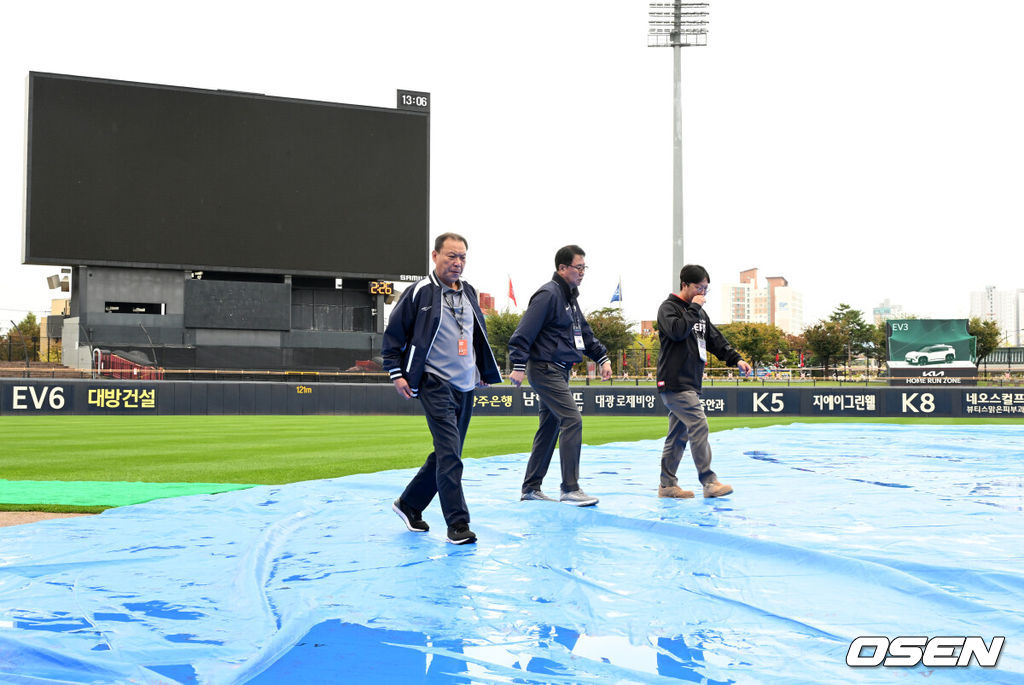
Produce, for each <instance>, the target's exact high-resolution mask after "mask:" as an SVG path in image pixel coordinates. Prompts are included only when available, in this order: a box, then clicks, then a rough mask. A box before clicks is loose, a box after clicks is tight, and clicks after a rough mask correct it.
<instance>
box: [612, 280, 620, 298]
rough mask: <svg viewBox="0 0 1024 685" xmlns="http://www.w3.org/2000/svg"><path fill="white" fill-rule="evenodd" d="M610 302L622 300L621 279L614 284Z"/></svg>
mask: <svg viewBox="0 0 1024 685" xmlns="http://www.w3.org/2000/svg"><path fill="white" fill-rule="evenodd" d="M612 302H622V281H619V284H618V285H617V286H615V292H614V293H612Z"/></svg>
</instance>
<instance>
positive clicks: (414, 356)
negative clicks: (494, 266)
mask: <svg viewBox="0 0 1024 685" xmlns="http://www.w3.org/2000/svg"><path fill="white" fill-rule="evenodd" d="M460 282H461V284H462V288H463V291H464V293H465V295H464V298H463V299H464V300H468V301H469V305H470V308H471V309H472V310H473V351H474V352H475V353H476V366H477V368H478V369H479V370H480V380H481V381H483V382H484V383H487V384H489V385H494V384H495V383H501V371H500V370H499V369H498V362H497V361H496V360H495V358H494V353H493V352H492V351H491V346H490V345H489V344H488V343H487V324H486V323H485V322H484V313H483V312H482V311H481V310H480V303H479V302H478V301H477V295H476V289H475V288H473V286H471V285H470V284H469V283H466V281H460ZM441 293H442V285H441V281H440V280H439V279H438V278H437V274H436V273H435V272H434V271H431V272H430V275H429V276H428V277H427V278H424V279H422V280H420V281H417V282H416V285H414V286H412V287H410V288H406V289H405V292H403V293H402V296H401V297H400V298H398V303H397V304H396V305H395V308H394V309H393V310H392V311H391V317H390V318H389V319H388V326H387V328H386V329H385V330H384V342H383V343H382V344H381V356H382V357H383V360H384V370H385V371H387V372H388V375H389V376H391V380H392V382H393V381H396V380H398V379H399V378H402V377H404V378H405V380H406V382H408V383H409V388H410V389H411V390H412V394H413V397H415V396H416V395H417V394H419V387H420V379H421V378H423V371H424V369H425V368H426V362H427V353H428V352H429V351H430V348H431V347H432V346H433V344H434V336H436V335H437V329H438V328H440V326H441V313H442V311H443V306H442V304H441Z"/></svg>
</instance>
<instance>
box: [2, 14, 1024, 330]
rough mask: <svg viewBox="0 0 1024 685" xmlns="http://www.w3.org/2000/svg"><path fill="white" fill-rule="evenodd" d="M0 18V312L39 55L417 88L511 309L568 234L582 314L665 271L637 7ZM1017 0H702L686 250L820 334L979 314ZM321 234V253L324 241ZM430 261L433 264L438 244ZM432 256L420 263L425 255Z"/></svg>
mask: <svg viewBox="0 0 1024 685" xmlns="http://www.w3.org/2000/svg"><path fill="white" fill-rule="evenodd" d="M3 15H4V28H3V30H2V33H0V52H2V56H3V59H2V60H0V105H2V106H0V321H2V322H3V324H4V325H3V326H0V327H3V328H6V327H7V325H9V324H7V321H8V319H14V320H15V321H18V320H20V319H21V318H23V317H24V316H25V314H26V313H27V312H28V311H34V312H37V314H43V313H46V312H47V311H48V310H49V301H50V299H51V297H52V296H53V295H55V294H57V293H56V291H50V290H49V289H48V288H47V286H46V282H45V281H46V276H48V275H50V274H52V273H56V272H57V270H56V265H55V266H53V267H50V266H24V265H22V263H21V261H22V235H23V231H24V225H23V224H24V219H23V207H24V178H25V119H26V77H27V75H28V72H29V71H42V72H55V73H65V74H74V75H81V76H90V77H99V78H111V79H122V80H128V81H138V82H146V83H158V84H166V85H176V86H187V87H194V88H209V89H218V88H222V89H230V90H241V91H254V92H261V93H266V94H267V95H275V96H285V97H292V98H304V99H312V100H325V101H332V102H343V103H351V104H359V105H373V106H383V107H393V106H394V103H395V91H396V90H398V89H408V90H422V91H429V92H430V93H431V94H432V98H433V103H432V109H431V136H432V138H431V205H430V209H431V216H430V225H431V232H432V234H436V233H440V232H442V231H445V230H453V231H457V232H459V233H462V234H464V235H465V236H467V238H468V239H469V242H470V249H469V263H468V266H467V271H466V274H465V275H466V279H467V280H468V281H470V282H472V283H474V285H476V286H477V288H478V289H479V290H482V291H487V292H491V293H492V294H494V295H495V296H496V299H497V304H498V306H499V308H500V307H502V306H504V305H505V304H506V297H505V294H506V292H507V287H508V285H507V283H508V281H507V278H508V277H509V276H511V278H512V282H513V284H514V287H515V291H516V295H517V297H518V301H519V304H520V305H521V306H525V304H526V301H527V300H528V298H529V295H530V294H531V293H532V292H533V291H534V290H535V289H536V288H537V287H538V286H539V285H541V283H543V282H544V281H545V280H547V279H548V278H549V277H550V274H551V272H552V271H553V261H552V259H553V256H554V252H555V250H556V249H557V248H558V247H560V246H561V245H564V244H566V243H578V244H579V245H581V246H583V248H584V249H585V250H586V251H587V262H588V264H589V265H590V266H591V269H590V271H589V272H588V274H587V277H586V279H585V280H584V282H583V285H582V288H581V291H582V297H581V304H582V305H583V307H584V308H585V309H587V310H592V309H596V308H599V307H602V306H605V305H606V304H608V302H609V300H610V298H611V296H612V293H613V291H614V290H615V287H616V283H617V282H618V281H619V279H620V278H621V280H622V287H623V295H624V303H623V304H624V310H625V313H626V316H627V318H629V319H630V320H633V321H639V320H641V319H650V318H654V315H655V312H656V310H657V306H658V304H659V302H660V301H661V300H662V299H664V297H665V296H666V294H667V293H668V292H669V288H670V286H671V285H672V283H673V281H674V280H675V277H674V275H673V274H672V273H671V264H672V261H671V235H672V187H671V184H672V51H671V49H667V48H648V47H647V40H646V33H647V3H644V2H634V1H629V2H627V1H623V0H616V1H608V2H598V1H595V0H571V1H570V0H556V1H552V0H546V1H545V2H540V1H532V0H527V1H522V2H518V3H500V4H499V3H487V2H464V1H452V0H445V1H444V2H441V1H439V0H437V1H425V0H392V1H391V2H387V3H384V2H365V1H364V2H330V3H328V2H302V1H301V0H298V1H296V0H293V1H292V2H289V3H279V2H275V3H267V2H258V1H257V2H214V1H213V0H205V1H203V2H194V1H191V0H188V1H184V2H181V1H179V2H174V3H167V2H165V3H156V2H150V3H142V2H137V1H133V2H103V3H82V2H45V1H40V2H33V3H27V2H19V3H12V4H10V5H9V6H8V7H6V8H5V10H4V12H3ZM1022 27H1024V2H1018V1H1016V0H975V1H974V2H971V3H969V4H967V3H963V2H952V1H946V0H885V1H871V0H861V1H860V2H840V1H837V0H791V1H790V2H786V3H783V4H779V3H768V2H764V0H717V1H716V0H711V28H710V36H709V40H708V46H707V47H700V48H689V49H686V50H685V51H684V55H683V61H684V67H683V71H684V86H683V89H684V104H683V111H684V131H683V138H684V167H685V172H684V194H685V258H686V261H688V262H697V263H700V264H703V265H704V266H705V267H707V269H708V270H709V271H710V272H711V277H712V289H711V293H710V298H714V297H715V294H716V291H715V285H716V284H724V283H726V282H730V281H735V280H737V276H738V272H739V271H740V270H742V269H747V268H753V267H757V268H759V269H760V273H761V275H762V276H784V277H785V278H787V279H788V280H789V283H790V285H791V286H793V287H794V288H796V289H798V290H800V291H802V292H803V295H804V303H805V314H804V318H805V323H807V324H809V323H813V322H814V321H815V320H817V319H819V318H822V317H825V316H827V315H828V313H829V312H830V311H831V310H832V309H833V308H834V307H835V306H836V305H837V304H838V303H840V302H846V303H849V304H851V305H853V306H854V307H856V308H858V309H861V310H863V311H864V312H865V315H866V318H868V319H870V316H871V308H872V307H875V306H877V305H878V304H879V303H880V302H881V301H882V300H883V299H885V298H889V299H891V300H892V302H893V303H895V304H901V305H903V307H904V308H905V310H906V311H907V312H908V313H911V314H916V315H918V316H922V317H935V318H960V317H966V316H967V314H968V308H969V293H970V292H971V291H972V290H981V289H983V288H984V286H986V285H995V286H997V287H999V288H1004V289H1011V288H1013V289H1015V288H1018V287H1019V288H1024V274H1022V269H1021V267H1020V264H1021V259H1022V256H1024V199H1022V197H1024V124H1022V122H1024V88H1022V87H1021V83H1022V82H1024V75H1022V74H1021V71H1022V68H1024V41H1022V40H1021V39H1020V32H1021V29H1022ZM313 249H315V248H313ZM425 259H426V257H425ZM424 271H426V261H425V265H424Z"/></svg>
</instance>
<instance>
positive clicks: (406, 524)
mask: <svg viewBox="0 0 1024 685" xmlns="http://www.w3.org/2000/svg"><path fill="white" fill-rule="evenodd" d="M391 511H393V512H395V513H396V514H398V518H400V519H402V522H403V523H405V527H406V528H408V529H409V530H411V531H412V532H414V533H426V532H427V531H425V530H420V529H419V528H413V527H412V524H411V523H409V519H408V518H407V517H406V515H405V514H403V513H402V510H401V509H399V508H398V506H397V505H396V504H395V503H394V502H392V503H391Z"/></svg>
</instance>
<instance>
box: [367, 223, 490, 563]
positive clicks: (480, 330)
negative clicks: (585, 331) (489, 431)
mask: <svg viewBox="0 0 1024 685" xmlns="http://www.w3.org/2000/svg"><path fill="white" fill-rule="evenodd" d="M467 247H468V244H467V243H466V239H465V238H463V237H462V236H460V235H457V234H455V233H443V234H441V235H439V236H438V237H437V239H436V240H435V241H434V251H433V252H431V258H432V259H433V261H434V270H433V271H431V273H430V275H429V276H428V277H427V278H424V279H423V280H421V281H419V282H417V283H416V284H415V285H414V286H412V287H409V288H406V290H405V292H403V293H402V296H401V298H399V300H398V303H397V304H396V305H395V308H394V311H392V312H391V317H390V319H389V320H388V326H387V329H386V330H385V331H384V342H383V344H382V355H383V362H384V363H383V366H384V370H385V371H387V372H388V374H389V375H390V376H391V380H392V382H393V383H394V384H395V390H397V391H398V394H399V395H401V396H402V397H403V398H405V399H407V400H408V399H413V398H418V399H419V401H420V404H421V405H422V406H423V413H424V414H426V418H427V426H428V427H429V428H430V433H431V435H432V436H433V439H434V451H433V452H431V453H430V454H429V455H428V456H427V460H426V461H425V462H424V463H423V466H422V467H420V470H419V471H418V472H417V473H416V475H415V476H413V479H412V480H411V481H410V482H409V485H408V486H407V487H406V488H405V492H403V493H402V495H401V496H400V497H399V498H398V499H396V500H395V502H394V504H392V509H394V511H395V513H396V514H398V515H399V516H400V517H401V519H402V520H403V521H404V522H405V525H406V527H407V528H408V529H409V530H411V531H414V532H423V533H425V532H426V531H428V530H429V529H430V527H429V526H428V525H427V523H426V521H424V520H423V510H424V509H426V508H427V506H428V505H429V504H430V502H431V500H432V499H434V495H438V499H439V500H440V502H441V513H442V514H444V520H445V523H447V524H448V542H451V543H454V544H456V545H461V544H465V543H469V542H476V534H475V533H473V531H472V530H470V529H469V509H468V507H467V506H466V498H465V497H464V495H463V492H462V444H463V442H464V441H465V439H466V430H467V429H468V428H469V419H470V417H471V416H472V415H473V390H474V388H476V387H477V386H483V385H487V384H490V383H500V382H501V372H500V371H499V370H498V362H497V361H496V360H495V358H494V354H493V353H492V352H491V348H490V345H489V344H488V342H487V326H486V324H485V323H484V314H483V312H482V311H481V310H480V305H479V304H478V299H477V294H476V290H474V288H473V287H472V286H471V285H470V284H469V283H466V282H465V281H463V280H462V270H463V269H464V268H465V266H466V249H467Z"/></svg>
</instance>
